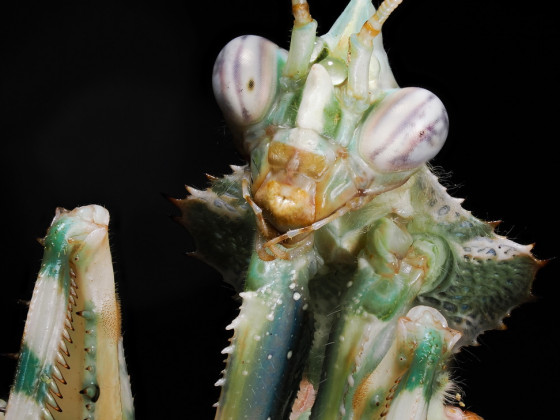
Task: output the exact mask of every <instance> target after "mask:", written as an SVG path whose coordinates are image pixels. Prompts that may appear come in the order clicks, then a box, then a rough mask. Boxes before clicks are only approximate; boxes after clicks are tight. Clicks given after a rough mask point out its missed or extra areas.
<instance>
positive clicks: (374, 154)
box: [358, 88, 449, 172]
mask: <svg viewBox="0 0 560 420" xmlns="http://www.w3.org/2000/svg"><path fill="white" fill-rule="evenodd" d="M448 128H449V120H448V118H447V112H446V111H445V107H444V106H443V103H442V102H441V101H440V99H439V98H438V97H437V96H435V95H434V94H433V93H432V92H430V91H428V90H425V89H421V88H404V89H399V90H397V91H395V92H394V93H391V94H390V95H389V96H387V97H385V98H384V99H383V100H382V101H381V103H380V104H378V105H377V106H376V107H374V109H373V110H372V112H371V113H370V114H369V115H368V116H367V118H366V120H365V121H364V123H363V125H362V128H361V132H360V134H359V136H360V137H359V140H358V141H359V151H360V155H361V156H362V158H363V159H364V160H365V161H366V162H367V163H368V164H369V165H370V166H371V167H372V168H374V169H376V170H378V171H380V172H398V171H406V170H410V169H414V168H417V167H418V166H420V165H422V164H423V163H425V162H427V161H429V160H430V159H431V158H433V157H434V156H435V155H436V154H437V153H438V152H439V151H440V149H441V148H442V146H443V143H445V139H446V138H447V132H448Z"/></svg>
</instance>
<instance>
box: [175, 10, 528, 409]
mask: <svg viewBox="0 0 560 420" xmlns="http://www.w3.org/2000/svg"><path fill="white" fill-rule="evenodd" d="M399 3H400V1H395V0H386V1H384V2H383V3H382V4H381V5H380V6H379V8H378V9H377V11H376V10H375V9H374V7H373V6H372V5H371V3H370V1H369V0H352V1H350V3H349V5H348V6H347V8H346V10H345V11H344V12H343V13H342V15H341V16H340V17H339V18H338V20H337V21H336V23H335V24H334V25H333V27H332V29H331V30H330V31H329V32H328V33H327V34H325V35H323V36H317V33H316V29H317V23H316V21H314V20H313V19H312V17H311V15H310V13H309V8H308V4H307V2H306V1H303V0H293V1H292V7H293V15H294V18H295V22H294V27H293V32H292V38H291V43H290V47H289V50H288V51H285V50H283V49H282V48H280V47H278V46H277V45H275V44H273V43H272V42H270V41H268V40H266V39H264V38H261V37H258V36H243V37H240V38H237V39H234V40H233V41H231V42H230V43H229V44H228V45H226V47H225V48H224V49H223V50H222V52H221V53H220V54H219V56H218V58H217V60H216V64H215V67H214V74H213V85H214V92H215V95H216V98H217V101H218V103H219V105H220V107H221V109H222V111H223V113H224V116H225V118H226V120H227V122H228V123H229V126H230V127H231V130H232V132H233V134H234V136H235V138H236V139H237V143H238V146H239V149H240V151H241V153H242V154H243V155H244V156H246V158H247V161H248V162H249V163H248V165H247V166H244V167H234V168H233V174H231V175H228V176H225V177H224V178H222V179H213V180H212V186H211V187H210V188H209V189H208V190H206V191H198V190H194V189H189V191H190V193H191V195H190V196H189V197H187V198H186V199H185V200H178V201H177V204H178V205H179V206H180V207H181V208H182V211H183V215H182V221H183V223H184V224H185V225H186V226H187V228H188V229H189V230H190V231H191V233H192V234H193V236H194V237H195V239H196V241H197V246H198V250H197V253H198V255H199V256H200V257H201V258H203V259H205V260H206V261H207V262H208V263H210V264H211V265H213V266H214V267H216V268H217V269H218V270H219V271H220V272H221V273H222V274H223V275H224V278H225V280H226V281H228V282H229V283H231V284H232V285H234V286H235V287H236V289H237V290H238V291H239V292H240V296H241V298H242V305H241V309H240V313H239V316H238V317H237V318H236V319H235V320H234V321H233V322H232V323H231V325H230V326H229V327H228V328H230V329H233V330H234V333H233V337H232V339H231V343H230V345H229V346H227V347H226V348H225V349H224V350H223V353H224V354H227V355H228V360H227V364H226V368H225V370H224V372H223V377H222V378H221V379H219V380H218V382H217V385H219V386H222V387H223V389H222V393H221V396H220V399H219V402H218V403H217V405H216V407H217V414H216V419H220V420H221V419H234V420H237V419H255V420H256V419H262V420H266V419H283V418H289V419H291V420H297V419H307V418H311V419H321V420H323V419H325V420H326V419H380V418H387V419H403V418H407V419H426V418H427V419H461V418H476V417H477V416H476V415H474V414H472V413H469V412H463V411H462V410H461V409H460V408H459V407H454V406H452V405H450V398H449V397H450V396H453V395H454V393H453V389H454V385H453V383H452V381H451V379H450V378H449V373H448V372H449V369H448V366H449V363H450V361H451V358H452V355H453V354H454V353H455V352H457V351H458V350H459V349H460V348H461V346H463V345H469V344H472V343H473V342H475V341H476V337H477V336H478V335H479V334H481V333H482V332H483V331H485V330H488V329H493V328H497V327H500V326H501V324H502V318H503V317H504V316H506V314H508V312H509V311H510V310H511V308H512V307H514V306H515V305H517V304H519V303H521V302H523V301H524V300H526V299H527V297H528V296H529V294H530V286H531V282H532V279H533V277H534V273H535V271H536V270H537V268H538V265H539V262H538V261H537V260H536V259H534V258H533V256H532V255H531V252H530V249H531V247H530V246H521V245H518V244H516V243H514V242H512V241H510V240H508V239H506V238H505V237H501V236H498V235H497V234H495V233H494V229H493V225H492V224H489V223H485V222H483V221H480V220H478V219H476V218H475V217H473V216H472V215H471V214H470V213H469V212H467V211H465V210H463V209H462V207H461V205H460V204H461V200H458V199H454V198H452V197H450V196H449V195H448V194H447V192H446V190H445V188H443V187H442V186H441V185H440V184H439V182H438V180H437V178H436V176H435V175H433V174H432V173H431V171H430V169H429V167H428V166H427V164H426V163H427V162H428V161H429V160H430V159H431V158H432V157H434V156H435V155H436V154H437V153H438V152H439V150H440V149H441V147H442V146H443V144H444V142H445V139H446V136H447V130H448V116H447V113H446V110H445V108H444V105H443V104H442V102H441V101H440V100H439V99H438V98H437V97H436V96H435V95H434V94H433V93H431V92H429V91H427V90H425V89H421V88H399V86H398V85H397V83H396V81H395V78H394V77H393V74H392V73H391V70H390V67H389V64H388V58H387V55H386V53H385V51H384V49H383V45H382V39H381V35H380V32H381V26H382V24H383V22H384V21H385V20H386V19H387V17H388V16H389V15H390V13H391V12H392V11H393V9H394V8H395V7H397V5H398V4H399ZM452 399H453V398H451V400H452ZM459 405H460V404H459Z"/></svg>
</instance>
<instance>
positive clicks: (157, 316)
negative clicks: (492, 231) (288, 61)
mask: <svg viewBox="0 0 560 420" xmlns="http://www.w3.org/2000/svg"><path fill="white" fill-rule="evenodd" d="M263 3H265V5H263ZM525 3H526V4H529V3H528V2H525ZM550 3H551V4H553V2H550ZM376 4H377V2H376ZM534 4H535V3H533V4H532V5H530V6H529V7H525V6H524V3H523V2H521V1H517V0H513V1H508V2H500V1H487V2H463V1H449V0H446V1H444V0H441V1H439V0H438V1H436V0H433V1H428V0H408V1H405V2H404V3H403V4H402V5H401V6H400V7H399V9H398V10H397V11H396V12H395V14H394V16H392V17H391V19H390V20H389V21H388V22H387V24H386V25H385V29H384V35H385V45H386V49H387V51H388V54H389V58H390V61H391V64H392V67H393V70H394V73H395V75H396V78H397V81H398V82H399V84H400V85H401V86H422V87H425V88H428V89H430V90H432V91H434V92H435V93H436V94H437V95H438V96H439V97H440V98H441V99H442V100H443V102H444V103H445V104H446V106H447V109H448V113H449V115H450V120H451V128H450V134H449V138H448V140H447V143H446V145H445V147H444V149H443V150H442V152H441V153H440V154H439V155H438V157H437V158H436V159H435V160H434V162H433V163H434V164H435V165H438V166H441V167H443V168H444V169H445V170H446V171H447V172H448V173H449V176H448V177H447V180H446V183H447V184H448V185H450V186H451V187H452V188H451V190H452V193H453V194H454V195H455V196H459V197H464V198H466V201H465V203H464V206H465V207H466V208H467V209H469V210H471V211H473V213H474V214H475V215H476V216H478V217H480V218H482V219H486V220H498V219H499V220H503V223H502V225H501V227H500V229H499V232H500V233H502V234H507V235H508V236H510V237H511V238H513V239H514V240H516V241H518V242H521V243H536V247H535V253H536V255H537V256H538V257H539V258H542V259H552V261H551V262H550V263H549V264H548V266H546V267H545V268H544V269H542V270H541V272H540V273H539V275H538V277H537V281H536V283H535V286H534V294H535V295H536V297H537V299H536V300H535V302H534V303H529V304H526V305H524V306H522V307H521V308H519V309H516V310H514V311H513V316H512V317H511V318H509V319H507V320H506V324H507V326H508V330H507V331H500V332H489V333H486V334H485V335H483V336H482V337H481V338H480V343H481V346H478V347H474V348H472V347H471V348H467V349H464V350H463V351H462V352H461V354H460V355H459V358H458V362H457V364H456V368H455V376H456V377H457V379H458V381H459V384H460V385H461V386H462V388H463V389H464V391H465V393H466V403H467V406H468V407H469V408H471V409H472V410H474V411H476V412H478V413H479V414H481V415H483V416H484V417H486V418H487V419H506V418H508V419H509V418H511V419H518V418H539V415H544V414H545V413H552V412H553V410H555V400H554V397H553V398H550V397H549V396H554V395H558V391H560V389H559V387H558V385H557V382H556V381H557V378H558V375H559V373H560V372H559V368H558V361H557V359H556V357H557V355H558V334H557V332H556V331H557V327H555V324H556V322H557V321H556V320H557V317H555V314H554V313H553V309H554V307H555V306H558V304H557V300H558V295H557V292H558V287H557V286H556V274H557V273H558V268H557V265H558V264H557V262H555V261H554V258H555V257H557V256H558V255H559V253H560V250H559V248H558V246H557V240H558V234H559V229H558V210H557V206H556V205H555V204H553V203H554V201H555V199H556V197H555V196H556V194H557V191H558V181H559V177H558V172H557V170H558V167H559V165H558V158H557V152H556V150H555V147H557V144H558V134H557V131H558V130H557V129H556V126H557V121H558V118H559V117H558V105H557V98H558V93H559V92H558V75H559V74H560V71H559V70H560V69H559V66H558V64H556V63H555V57H554V56H555V54H556V53H557V45H558V41H559V36H558V27H557V23H556V20H555V17H556V14H555V13H554V12H553V10H552V6H549V5H548V3H547V2H539V3H538V4H539V6H538V8H536V7H535V6H534ZM344 5H345V1H340V2H335V1H332V2H328V4H327V2H321V1H312V2H311V14H312V15H313V17H314V18H315V19H316V20H317V21H318V22H319V31H320V33H324V32H326V31H327V30H328V28H329V27H330V25H331V24H332V23H333V22H334V19H335V18H336V16H338V14H339V13H340V12H341V11H342V9H343V8H344ZM1 8H2V10H0V19H1V22H0V23H1V25H0V28H1V30H2V36H1V41H0V42H1V44H0V45H1V55H0V68H1V72H2V75H1V92H0V93H1V100H2V114H1V122H2V127H1V134H0V136H1V138H2V154H1V156H2V162H1V165H0V170H1V171H2V172H1V180H2V184H1V185H2V195H1V197H2V206H1V210H2V219H1V220H2V222H3V225H2V231H3V232H2V241H1V245H2V253H1V254H0V255H1V258H2V260H1V264H2V268H3V269H2V275H1V278H0V319H1V320H2V330H1V333H0V334H1V335H0V352H2V353H9V352H16V351H17V350H18V347H19V340H20V337H21V333H22V330H23V324H24V319H25V313H26V308H25V307H24V306H22V305H20V304H18V303H17V300H18V299H23V300H28V299H30V294H31V291H32V288H33V283H34V279H35V276H36V273H37V271H38V268H39V264H40V259H41V255H42V250H41V247H40V246H39V245H38V244H37V243H36V242H35V238H37V237H40V236H43V235H44V232H45V231H46V228H47V226H48V225H49V223H50V220H51V219H52V217H53V215H54V209H55V208H56V207H57V206H63V207H66V208H73V207H76V206H80V205H85V204H90V203H97V204H101V205H103V206H105V207H107V209H108V210H109V211H110V213H111V225H110V228H111V240H112V251H113V259H114V265H115V271H116V279H117V282H118V289H119V294H120V297H121V300H122V307H123V318H124V320H123V321H124V337H125V350H126V355H127V362H128V366H129V371H130V374H131V377H132V388H133V393H134V396H135V406H136V414H137V418H138V419H146V418H166V417H173V418H201V419H209V418H212V416H213V409H212V408H211V405H212V403H214V402H215V401H216V400H217V398H218V392H219V390H218V389H217V388H215V387H214V386H213V383H214V382H215V381H216V380H217V379H218V377H219V372H220V370H222V369H223V363H222V359H223V355H221V354H220V351H221V349H222V348H223V347H225V346H226V344H227V338H228V337H229V336H230V333H229V332H226V331H225V330H224V327H225V326H226V325H227V324H228V323H229V322H230V321H231V319H232V318H233V317H234V316H235V314H236V312H237V306H238V303H236V302H235V301H234V300H233V299H232V295H233V292H232V290H231V289H230V288H228V287H227V286H226V285H224V284H223V283H222V282H221V280H220V278H219V276H218V275H217V274H216V273H215V272H214V271H213V270H211V269H210V268H208V267H206V266H204V265H203V264H202V263H200V262H198V261H196V260H194V259H191V258H189V257H186V256H185V255H184V254H185V252H186V251H190V250H193V243H192V240H191V238H190V237H189V236H188V234H187V233H186V231H184V229H182V228H181V227H180V226H178V225H176V224H175V223H174V222H173V221H172V220H171V218H170V216H172V215H175V214H177V213H176V211H175V209H174V207H173V206H172V205H171V204H170V203H169V202H168V201H167V200H166V199H165V198H164V195H169V196H173V197H183V196H184V195H185V190H184V184H188V185H192V186H195V187H199V188H203V187H205V185H206V180H205V176H204V173H210V174H213V175H220V174H222V173H226V172H228V171H229V168H228V164H241V163H242V161H241V159H240V158H239V156H238V155H237V154H236V151H235V150H234V148H233V146H232V144H231V142H230V137H229V134H228V132H227V129H226V128H225V125H224V122H223V119H222V117H221V114H220V112H219V110H218V108H217V106H216V104H215V103H214V99H213V95H212V91H211V71H212V65H213V62H214V59H215V57H216V55H217V54H218V52H219V51H220V49H221V48H222V47H223V46H224V45H225V44H226V43H227V42H228V41H229V40H230V39H232V38H234V37H236V36H238V35H242V34H250V33H252V34H258V35H262V36H264V37H266V38H269V39H271V40H272V41H274V42H276V43H277V44H279V45H280V46H282V47H287V45H288V41H289V31H290V27H291V24H292V17H291V15H290V13H291V12H290V2H289V1H288V0H274V1H270V0H269V1H267V2H263V1H262V0H261V1H257V0H244V1H237V0H228V1H225V0H216V1H213V2H187V1H184V2H168V1H153V2H134V3H131V4H126V3H123V2H118V1H114V2H104V1H95V2H94V1H92V2H89V1H81V2H34V1H15V2H12V4H11V6H10V8H6V6H5V5H4V6H1ZM14 369H15V361H12V360H10V359H8V358H0V384H1V387H0V396H3V397H7V394H8V387H9V383H10V382H11V380H12V377H13V373H14V372H13V371H14ZM550 378H552V380H553V385H547V383H548V379H550Z"/></svg>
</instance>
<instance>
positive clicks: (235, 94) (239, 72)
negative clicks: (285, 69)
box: [212, 35, 281, 126]
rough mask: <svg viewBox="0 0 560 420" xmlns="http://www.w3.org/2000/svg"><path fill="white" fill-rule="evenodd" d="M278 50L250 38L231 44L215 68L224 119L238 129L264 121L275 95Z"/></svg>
mask: <svg viewBox="0 0 560 420" xmlns="http://www.w3.org/2000/svg"><path fill="white" fill-rule="evenodd" d="M279 52H281V50H280V49H279V48H278V46H277V45H276V44H274V43H272V42H270V41H269V40H267V39H265V38H261V37H259V36H254V35H247V36H241V37H239V38H235V39H234V40H233V41H230V42H229V43H228V44H227V45H226V46H225V47H224V48H223V49H222V51H221V52H220V54H219V55H218V58H217V59H216V63H215V64H214V73H213V75H212V86H213V88H214V95H215V96H216V100H217V101H218V105H219V106H220V108H221V109H222V112H223V113H224V115H225V117H226V118H227V119H228V120H230V121H231V122H233V123H234V124H237V125H239V126H247V125H249V124H252V123H255V122H257V121H259V120H260V119H262V118H263V117H264V115H265V113H266V111H268V108H269V107H270V104H271V102H272V99H273V98H274V95H275V93H276V85H277V79H278V75H277V73H278V53H279Z"/></svg>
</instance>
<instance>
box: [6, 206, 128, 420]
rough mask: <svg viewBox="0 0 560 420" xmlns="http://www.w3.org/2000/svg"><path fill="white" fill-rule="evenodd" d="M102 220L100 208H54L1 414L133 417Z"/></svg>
mask: <svg viewBox="0 0 560 420" xmlns="http://www.w3.org/2000/svg"><path fill="white" fill-rule="evenodd" d="M108 223H109V213H108V212H107V210H105V209H104V208H103V207H100V206H95V205H92V206H85V207H79V208H76V209H74V210H72V211H67V210H64V209H58V210H57V214H56V216H55V218H54V220H53V222H52V224H51V226H50V228H49V230H48V233H47V235H46V237H45V238H44V239H43V244H44V247H45V251H44V257H43V264H42V265H41V270H40V271H39V275H38V278H37V283H36V284H35V288H34V291H33V297H32V299H31V302H30V305H29V313H28V315H27V321H26V323H25V330H24V334H23V340H22V349H21V352H20V356H19V362H18V368H17V374H16V378H15V382H14V385H13V387H12V389H11V393H10V398H9V400H8V405H7V407H6V410H7V411H6V414H5V418H6V420H9V419H10V420H23V419H26V420H36V419H37V420H38V419H46V420H50V419H77V418H79V419H115V420H117V419H123V420H126V419H132V418H134V409H133V405H132V394H131V389H130V383H129V378H128V374H127V370H126V364H125V360H124V350H123V341H122V337H121V331H120V327H121V325H120V322H121V319H120V307H119V303H118V300H117V298H116V293H115V284H114V278H113V267H112V261H111V253H110V249H109V238H108V232H107V227H108ZM2 416H3V414H1V413H0V418H2Z"/></svg>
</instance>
